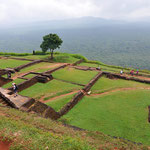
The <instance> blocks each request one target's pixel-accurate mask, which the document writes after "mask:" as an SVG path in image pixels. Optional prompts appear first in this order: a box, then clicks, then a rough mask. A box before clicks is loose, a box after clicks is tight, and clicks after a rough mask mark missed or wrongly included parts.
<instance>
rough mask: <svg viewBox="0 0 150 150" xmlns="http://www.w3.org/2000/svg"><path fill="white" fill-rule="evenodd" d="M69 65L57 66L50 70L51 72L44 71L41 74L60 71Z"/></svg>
mask: <svg viewBox="0 0 150 150" xmlns="http://www.w3.org/2000/svg"><path fill="white" fill-rule="evenodd" d="M68 65H69V64H65V65H62V66H59V67H57V68H54V69H51V70H48V71H45V72H43V74H51V73H53V72H55V71H56V70H59V69H62V68H65V67H66V66H68Z"/></svg>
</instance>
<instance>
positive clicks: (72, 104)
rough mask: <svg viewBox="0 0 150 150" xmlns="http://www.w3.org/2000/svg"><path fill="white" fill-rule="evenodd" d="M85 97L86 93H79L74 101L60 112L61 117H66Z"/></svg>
mask: <svg viewBox="0 0 150 150" xmlns="http://www.w3.org/2000/svg"><path fill="white" fill-rule="evenodd" d="M83 97H84V93H83V92H82V91H80V92H78V93H77V94H76V95H75V96H74V97H73V99H72V100H71V101H70V102H69V103H67V104H66V105H65V106H64V107H63V108H62V109H61V110H60V111H59V112H58V114H59V116H60V117H61V116H63V115H65V114H66V113H67V112H68V111H69V110H71V109H72V108H73V107H74V106H75V105H76V104H77V103H78V102H79V101H80V100H81V99H82V98H83Z"/></svg>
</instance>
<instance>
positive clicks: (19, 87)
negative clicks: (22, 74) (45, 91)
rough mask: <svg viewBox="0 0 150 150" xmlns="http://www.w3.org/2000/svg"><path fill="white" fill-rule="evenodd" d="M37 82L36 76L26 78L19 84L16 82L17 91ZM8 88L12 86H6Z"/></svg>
mask: <svg viewBox="0 0 150 150" xmlns="http://www.w3.org/2000/svg"><path fill="white" fill-rule="evenodd" d="M37 82H38V80H37V78H36V76H35V77H33V78H31V79H28V80H26V81H24V82H22V83H20V84H18V85H17V86H18V92H20V91H22V90H24V89H27V88H29V87H30V86H32V85H34V84H36V83H37ZM8 89H9V90H12V87H11V88H8Z"/></svg>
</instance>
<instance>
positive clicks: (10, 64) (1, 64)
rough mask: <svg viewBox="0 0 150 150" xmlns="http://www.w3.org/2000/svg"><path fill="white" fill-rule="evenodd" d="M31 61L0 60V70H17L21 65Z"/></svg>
mask: <svg viewBox="0 0 150 150" xmlns="http://www.w3.org/2000/svg"><path fill="white" fill-rule="evenodd" d="M29 62H30V61H25V60H15V59H0V68H2V69H5V68H15V67H18V66H20V65H24V64H27V63H29Z"/></svg>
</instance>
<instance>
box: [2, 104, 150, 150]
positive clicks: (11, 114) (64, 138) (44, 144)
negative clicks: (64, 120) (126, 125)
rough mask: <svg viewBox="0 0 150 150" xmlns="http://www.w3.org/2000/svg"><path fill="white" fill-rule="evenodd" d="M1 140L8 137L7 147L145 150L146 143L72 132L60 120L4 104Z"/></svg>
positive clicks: (57, 149)
mask: <svg viewBox="0 0 150 150" xmlns="http://www.w3.org/2000/svg"><path fill="white" fill-rule="evenodd" d="M0 114H1V116H0V135H1V140H5V139H7V140H10V141H11V142H12V143H11V148H10V149H11V150H25V149H30V150H37V149H38V150H48V149H52V150H97V149H101V150H102V149H103V150H110V149H116V147H117V148H118V149H126V150H127V149H130V150H135V149H136V150H148V148H147V147H146V146H143V145H142V146H139V145H135V144H133V143H131V142H128V141H124V140H119V139H113V138H111V137H109V136H107V135H104V134H102V133H98V132H91V131H75V130H74V129H72V128H68V127H65V126H64V125H62V124H61V123H60V122H57V121H52V120H51V119H44V118H41V117H39V116H37V115H35V114H29V113H25V112H21V111H18V110H15V109H9V108H5V107H1V108H0Z"/></svg>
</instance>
